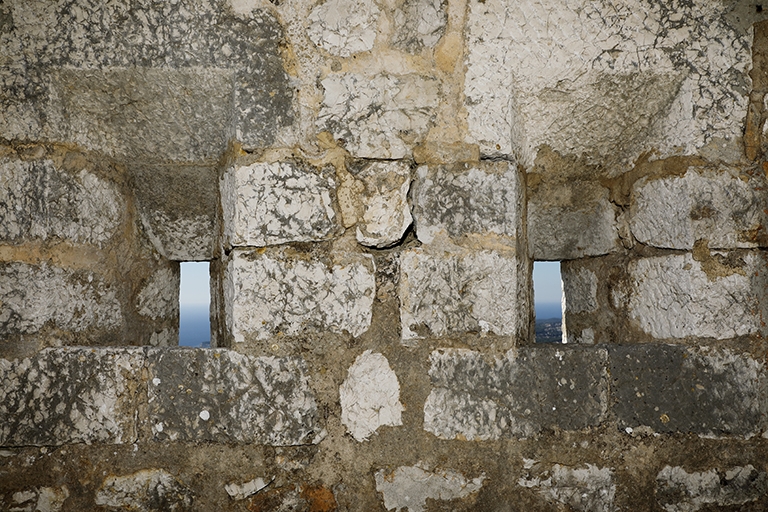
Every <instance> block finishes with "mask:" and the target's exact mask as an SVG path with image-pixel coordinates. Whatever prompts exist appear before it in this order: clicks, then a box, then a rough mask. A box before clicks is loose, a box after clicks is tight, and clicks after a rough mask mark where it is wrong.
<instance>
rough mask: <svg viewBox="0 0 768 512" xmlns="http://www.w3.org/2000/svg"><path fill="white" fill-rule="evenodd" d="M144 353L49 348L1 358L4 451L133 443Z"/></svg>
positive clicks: (1, 439) (0, 412)
mask: <svg viewBox="0 0 768 512" xmlns="http://www.w3.org/2000/svg"><path fill="white" fill-rule="evenodd" d="M144 360H145V359H144V352H143V350H142V349H136V348H103V349H102V348H99V349H91V348H80V347H78V348H68V349H44V350H42V351H41V352H39V353H37V354H36V355H35V356H33V357H31V358H27V359H18V360H14V361H9V360H6V359H0V375H2V377H0V380H1V381H2V385H1V386H0V417H1V418H3V420H2V421H1V422H0V446H29V445H33V446H40V445H48V446H61V445H65V444H68V443H89V444H90V443H109V444H122V443H132V442H134V441H135V440H136V437H137V430H136V429H137V426H136V416H137V407H138V404H137V402H138V399H139V391H138V389H139V384H140V379H141V370H142V368H143V366H144Z"/></svg>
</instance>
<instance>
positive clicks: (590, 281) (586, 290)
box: [560, 267, 597, 315]
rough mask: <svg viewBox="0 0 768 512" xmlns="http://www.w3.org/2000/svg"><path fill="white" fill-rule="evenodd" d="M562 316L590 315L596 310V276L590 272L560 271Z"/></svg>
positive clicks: (564, 269) (567, 269) (576, 270)
mask: <svg viewBox="0 0 768 512" xmlns="http://www.w3.org/2000/svg"><path fill="white" fill-rule="evenodd" d="M560 275H561V276H562V283H563V305H564V306H565V307H564V308H563V310H564V314H565V315H568V314H578V313H590V312H593V311H595V310H596V309H597V276H596V275H595V273H594V272H592V271H591V270H588V269H585V268H580V269H574V270H571V269H570V267H565V268H561V269H560Z"/></svg>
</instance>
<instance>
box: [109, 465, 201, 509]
mask: <svg viewBox="0 0 768 512" xmlns="http://www.w3.org/2000/svg"><path fill="white" fill-rule="evenodd" d="M193 502H194V493H193V492H192V490H190V489H189V488H188V487H187V486H185V485H184V484H183V483H181V482H180V481H179V480H177V479H176V478H174V476H173V475H171V474H170V473H168V472H167V471H165V470H163V469H144V470H141V471H138V472H136V473H133V474H131V475H123V476H108V477H107V478H106V479H104V482H103V483H102V484H101V487H99V490H98V491H97V492H96V499H95V501H94V503H95V504H96V505H101V506H102V507H104V506H106V507H110V508H113V507H114V508H120V509H123V510H125V509H128V510H147V511H152V512H165V511H182V510H190V508H191V506H192V503H193Z"/></svg>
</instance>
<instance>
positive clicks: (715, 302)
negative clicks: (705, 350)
mask: <svg viewBox="0 0 768 512" xmlns="http://www.w3.org/2000/svg"><path fill="white" fill-rule="evenodd" d="M765 269H766V259H765V257H764V256H763V255H761V254H759V253H756V252H749V253H728V254H720V253H714V254H712V255H709V254H706V255H705V256H703V257H702V256H700V255H697V253H694V254H691V253H687V254H672V255H666V256H658V257H652V258H642V259H638V260H634V261H631V262H630V263H629V264H628V266H627V271H628V274H629V283H628V284H627V285H626V287H624V288H622V287H617V288H615V289H613V291H612V297H611V298H612V300H613V302H614V306H617V307H620V306H625V307H626V308H627V311H628V315H629V316H630V317H631V318H632V319H633V320H634V322H635V323H636V325H638V326H639V327H640V329H641V330H642V331H643V332H645V333H647V334H649V335H651V336H653V337H654V338H658V339H668V338H685V337H687V336H696V337H707V338H715V339H719V340H722V339H728V338H734V337H736V336H744V335H747V334H755V333H758V332H760V329H761V325H762V324H761V322H762V321H761V318H762V315H763V313H764V311H763V309H764V307H765V306H764V304H763V302H764V300H763V299H764V298H765V293H766V284H768V281H766V275H765Z"/></svg>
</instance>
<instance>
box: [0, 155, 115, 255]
mask: <svg viewBox="0 0 768 512" xmlns="http://www.w3.org/2000/svg"><path fill="white" fill-rule="evenodd" d="M124 209H125V202H124V200H123V198H122V197H121V196H120V193H119V192H118V189H117V187H115V185H114V184H112V183H110V182H108V181H106V180H104V179H102V178H99V177H98V176H96V175H94V174H93V173H91V172H89V171H87V170H85V169H83V170H81V171H80V172H78V173H70V172H67V171H64V170H62V169H59V168H57V167H56V165H55V164H54V162H53V161H51V160H38V161H21V160H12V159H8V158H0V219H2V222H0V241H3V242H5V243H20V242H26V241H34V240H44V241H60V240H61V241H66V242H69V243H71V244H91V245H95V246H98V247H102V246H104V245H105V244H106V243H108V242H109V240H110V239H111V238H112V237H113V236H114V235H115V234H116V233H117V231H118V229H119V228H120V224H121V223H122V221H123V211H124Z"/></svg>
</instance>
